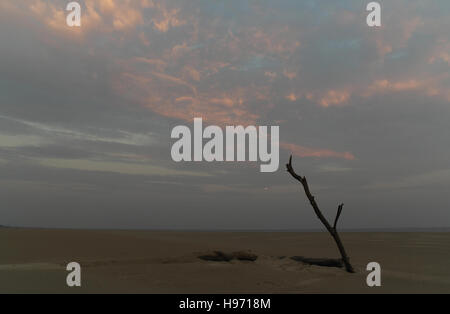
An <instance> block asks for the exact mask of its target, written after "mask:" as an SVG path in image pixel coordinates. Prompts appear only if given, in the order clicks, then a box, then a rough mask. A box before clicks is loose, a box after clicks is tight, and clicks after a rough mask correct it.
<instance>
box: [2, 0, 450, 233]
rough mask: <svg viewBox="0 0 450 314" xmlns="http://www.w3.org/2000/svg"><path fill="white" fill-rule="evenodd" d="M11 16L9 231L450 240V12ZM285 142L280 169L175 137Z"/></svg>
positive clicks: (285, 4) (123, 10)
mask: <svg viewBox="0 0 450 314" xmlns="http://www.w3.org/2000/svg"><path fill="white" fill-rule="evenodd" d="M68 2H69V1H64V0H54V1H47V0H14V1H13V0H0V225H11V226H25V227H31V226H34V227H62V228H123V229H129V228H149V229H267V230H275V229H276V230H280V229H316V228H321V225H320V222H319V221H318V220H317V218H316V217H315V215H314V213H313V211H312V209H311V208H310V206H309V203H308V201H307V199H306V197H305V195H304V193H303V191H302V190H301V186H300V184H299V182H297V181H295V180H294V179H293V178H292V177H291V176H290V175H289V174H288V173H287V172H286V170H285V166H284V164H285V163H286V162H287V160H288V159H289V155H290V154H292V155H293V165H294V168H295V169H296V171H297V172H298V173H300V174H301V175H305V176H306V177H307V179H308V181H309V184H310V187H311V190H312V192H313V194H314V195H315V196H316V200H317V202H318V204H319V206H320V207H321V209H322V211H323V213H324V214H325V216H327V217H329V219H330V220H332V219H333V218H334V215H335V213H336V209H337V206H338V204H339V203H341V202H342V203H344V204H345V205H344V210H343V213H342V216H341V220H340V226H341V228H408V227H423V228H429V227H450V208H449V207H450V195H449V189H450V145H449V143H450V123H449V122H450V89H449V86H450V71H449V70H450V37H449V34H450V2H449V1H447V0H430V1H419V0H392V1H379V2H380V3H381V7H382V11H381V23H382V25H381V27H375V28H372V27H368V25H367V24H366V16H367V14H368V13H369V12H367V11H366V5H367V3H368V2H369V1H360V0H354V1H350V0H343V1H313V0H309V1H297V0H277V1H268V0H259V1H250V0H240V1H234V0H228V1H221V0H217V1H211V0H189V1H188V0H182V1H180V0H177V1H172V0H162V1H159V0H123V1H119V0H97V1H94V0H85V1H79V3H80V4H81V7H82V11H81V27H69V26H67V25H66V15H67V14H68V12H67V11H65V6H66V5H67V3H68ZM194 117H201V118H202V119H203V121H204V124H205V125H217V126H220V127H225V126H226V125H244V126H248V125H255V126H279V130H280V167H279V169H278V171H276V172H273V173H262V172H260V171H259V166H260V163H259V162H248V161H247V162H205V161H204V162H174V161H173V160H172V158H171V147H172V145H173V143H174V142H175V140H174V139H172V138H171V136H170V135H171V130H172V129H173V128H174V127H175V126H178V125H186V126H189V127H192V125H193V119H194Z"/></svg>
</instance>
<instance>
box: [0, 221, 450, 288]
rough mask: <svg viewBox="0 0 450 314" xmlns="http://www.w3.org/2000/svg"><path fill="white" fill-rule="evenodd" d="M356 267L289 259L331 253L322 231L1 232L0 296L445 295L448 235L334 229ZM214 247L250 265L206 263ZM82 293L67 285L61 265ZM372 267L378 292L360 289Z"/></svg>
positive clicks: (448, 273)
mask: <svg viewBox="0 0 450 314" xmlns="http://www.w3.org/2000/svg"><path fill="white" fill-rule="evenodd" d="M342 239H343V241H344V243H345V245H346V248H347V251H348V253H349V255H350V258H351V261H352V263H353V265H354V267H355V268H356V270H357V273H356V274H348V273H346V272H345V271H344V270H343V269H338V268H329V267H320V266H310V265H304V264H302V263H299V262H296V261H294V260H291V259H290V257H291V256H295V255H302V256H306V257H333V258H334V257H338V256H339V255H338V251H337V249H336V247H335V245H334V243H333V242H332V239H331V238H330V236H329V235H328V234H327V233H294V232H175V231H107V230H102V231H96V230H50V229H48V230H46V229H19V228H3V229H0V247H1V248H2V249H1V251H0V293H450V269H449V267H448V265H449V262H450V250H449V249H448V248H449V247H450V233H342ZM214 250H220V251H223V252H233V251H251V252H252V253H254V254H256V255H258V258H257V260H256V261H253V262H252V261H238V260H233V261H230V262H216V261H204V260H201V259H199V258H198V256H199V255H201V254H204V253H206V252H211V251H214ZM73 261H75V262H78V263H79V264H80V265H81V267H82V287H76V288H69V287H67V286H66V276H67V274H68V272H67V271H66V269H65V267H66V265H67V264H68V263H69V262H73ZM373 261H375V262H378V263H379V264H380V265H381V269H382V286H381V287H374V288H369V287H368V286H367V285H366V276H367V274H368V272H367V271H366V269H365V268H366V265H367V264H368V263H369V262H373Z"/></svg>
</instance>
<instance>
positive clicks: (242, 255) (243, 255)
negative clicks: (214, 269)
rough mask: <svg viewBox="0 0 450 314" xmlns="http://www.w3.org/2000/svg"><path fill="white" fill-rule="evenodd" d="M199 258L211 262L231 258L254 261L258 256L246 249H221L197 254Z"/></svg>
mask: <svg viewBox="0 0 450 314" xmlns="http://www.w3.org/2000/svg"><path fill="white" fill-rule="evenodd" d="M198 258H199V259H202V260H204V261H213V262H230V261H231V260H234V259H235V260H239V261H251V262H254V261H256V259H257V258H258V255H256V254H253V253H251V252H246V251H238V252H232V253H225V252H222V251H214V252H212V253H206V254H203V255H199V256H198Z"/></svg>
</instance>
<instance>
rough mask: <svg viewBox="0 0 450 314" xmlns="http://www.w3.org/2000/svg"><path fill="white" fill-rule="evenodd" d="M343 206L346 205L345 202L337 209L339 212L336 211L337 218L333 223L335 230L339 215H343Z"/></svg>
mask: <svg viewBox="0 0 450 314" xmlns="http://www.w3.org/2000/svg"><path fill="white" fill-rule="evenodd" d="M342 207H344V204H343V203H342V204H340V205H339V206H338V210H337V213H336V219H334V225H333V228H334V230H336V226H337V223H338V220H339V217H340V216H341V212H342Z"/></svg>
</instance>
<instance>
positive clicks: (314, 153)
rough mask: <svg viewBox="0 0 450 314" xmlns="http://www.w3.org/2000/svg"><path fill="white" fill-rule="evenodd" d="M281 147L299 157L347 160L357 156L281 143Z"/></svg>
mask: <svg viewBox="0 0 450 314" xmlns="http://www.w3.org/2000/svg"><path fill="white" fill-rule="evenodd" d="M280 147H281V148H283V149H285V150H287V151H289V152H291V154H293V155H294V156H298V157H318V158H342V159H346V160H354V159H355V156H354V155H353V154H352V153H349V152H343V153H342V152H336V151H333V150H329V149H315V148H310V147H305V146H300V145H297V144H292V143H286V142H281V143H280Z"/></svg>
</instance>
